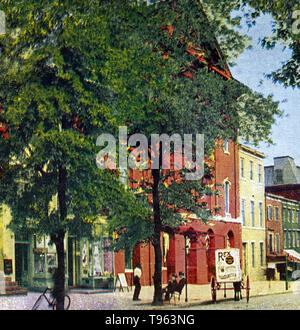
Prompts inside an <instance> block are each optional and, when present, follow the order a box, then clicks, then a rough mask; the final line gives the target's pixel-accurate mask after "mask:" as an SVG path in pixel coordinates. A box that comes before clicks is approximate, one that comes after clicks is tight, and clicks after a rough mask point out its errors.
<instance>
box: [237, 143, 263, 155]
mask: <svg viewBox="0 0 300 330" xmlns="http://www.w3.org/2000/svg"><path fill="white" fill-rule="evenodd" d="M239 146H240V148H241V149H243V150H245V151H247V152H249V153H251V154H253V155H255V156H258V157H260V158H265V157H266V156H265V154H263V153H262V152H260V151H257V150H254V149H252V148H250V147H246V146H245V145H243V144H240V145H239Z"/></svg>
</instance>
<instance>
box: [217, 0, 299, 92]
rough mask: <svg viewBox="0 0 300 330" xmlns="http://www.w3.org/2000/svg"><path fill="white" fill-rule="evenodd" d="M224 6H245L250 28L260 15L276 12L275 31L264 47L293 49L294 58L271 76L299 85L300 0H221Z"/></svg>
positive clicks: (264, 42)
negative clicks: (279, 46)
mask: <svg viewBox="0 0 300 330" xmlns="http://www.w3.org/2000/svg"><path fill="white" fill-rule="evenodd" d="M219 3H220V5H221V6H224V7H227V6H228V7H229V8H232V7H234V6H236V9H243V10H244V11H245V12H246V16H247V22H248V25H249V27H251V26H252V25H254V24H255V22H256V19H257V17H259V16H261V15H263V14H270V15H272V19H273V26H272V28H273V34H272V35H271V36H270V37H267V36H266V37H264V38H263V39H262V46H263V47H266V48H267V49H272V48H273V47H274V46H275V45H276V44H281V45H283V46H285V47H287V48H289V49H290V50H291V52H292V55H291V58H290V59H288V60H287V61H286V62H284V63H283V64H282V67H281V68H279V69H278V70H277V71H275V72H273V73H272V74H270V75H269V77H270V78H272V79H273V81H274V82H280V83H283V84H284V85H285V86H286V87H293V88H295V87H299V66H300V33H299V22H300V21H299V17H300V11H299V10H300V5H299V1H297V0H290V1H285V0H241V1H227V0H225V1H219Z"/></svg>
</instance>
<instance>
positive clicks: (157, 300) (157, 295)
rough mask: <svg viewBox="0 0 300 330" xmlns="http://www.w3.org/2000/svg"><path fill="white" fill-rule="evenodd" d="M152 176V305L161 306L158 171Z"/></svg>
mask: <svg viewBox="0 0 300 330" xmlns="http://www.w3.org/2000/svg"><path fill="white" fill-rule="evenodd" d="M152 176H153V188H152V197H153V212H154V237H153V241H152V244H153V247H154V255H155V269H154V278H153V279H154V296H153V302H152V305H156V306H157V305H162V304H163V299H162V252H161V244H160V243H161V242H160V241H161V219H160V206H159V192H158V185H159V180H160V170H159V169H152Z"/></svg>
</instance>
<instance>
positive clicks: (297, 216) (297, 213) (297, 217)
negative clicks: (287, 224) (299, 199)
mask: <svg viewBox="0 0 300 330" xmlns="http://www.w3.org/2000/svg"><path fill="white" fill-rule="evenodd" d="M296 222H297V223H299V222H300V220H299V210H297V211H296Z"/></svg>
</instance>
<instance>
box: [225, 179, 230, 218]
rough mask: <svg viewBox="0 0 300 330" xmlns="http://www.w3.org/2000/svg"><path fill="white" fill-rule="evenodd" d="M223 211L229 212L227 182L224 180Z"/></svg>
mask: <svg viewBox="0 0 300 330" xmlns="http://www.w3.org/2000/svg"><path fill="white" fill-rule="evenodd" d="M224 189H225V212H226V213H227V214H228V213H229V182H225V188H224Z"/></svg>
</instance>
